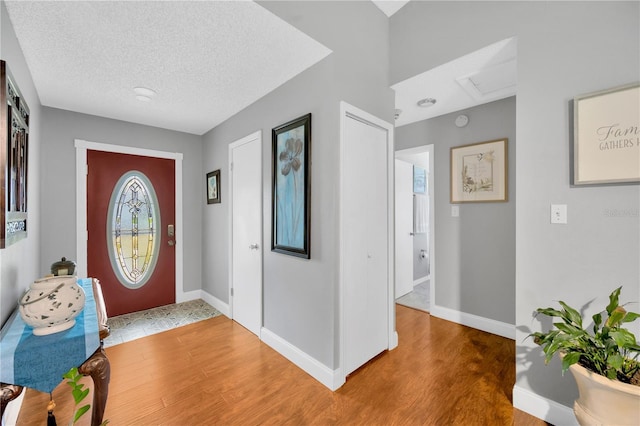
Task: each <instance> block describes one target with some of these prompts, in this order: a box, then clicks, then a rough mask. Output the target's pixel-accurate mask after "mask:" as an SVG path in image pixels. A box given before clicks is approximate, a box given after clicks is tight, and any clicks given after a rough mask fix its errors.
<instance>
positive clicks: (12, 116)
mask: <svg viewBox="0 0 640 426" xmlns="http://www.w3.org/2000/svg"><path fill="white" fill-rule="evenodd" d="M29 119H30V113H29V107H28V106H27V104H26V102H25V101H24V99H23V98H22V95H21V94H20V90H19V88H18V86H17V85H16V83H15V80H14V79H13V76H12V75H11V72H9V68H8V66H7V63H6V62H5V61H0V135H1V136H0V138H1V140H0V248H5V247H8V246H10V245H11V244H13V243H15V242H17V241H19V240H21V239H23V238H26V237H27V199H28V198H27V190H28V182H27V177H28V160H29Z"/></svg>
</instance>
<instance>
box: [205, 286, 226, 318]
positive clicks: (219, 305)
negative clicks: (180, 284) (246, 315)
mask: <svg viewBox="0 0 640 426" xmlns="http://www.w3.org/2000/svg"><path fill="white" fill-rule="evenodd" d="M200 298H201V299H202V300H204V301H205V302H207V303H208V304H210V305H211V306H213V307H214V308H216V309H217V310H219V311H220V312H221V313H222V315H224V316H225V317H227V318H231V309H230V308H229V304H228V303H225V302H223V301H222V300H220V299H218V298H217V297H215V296H212V295H211V294H209V293H207V292H206V291H204V290H200Z"/></svg>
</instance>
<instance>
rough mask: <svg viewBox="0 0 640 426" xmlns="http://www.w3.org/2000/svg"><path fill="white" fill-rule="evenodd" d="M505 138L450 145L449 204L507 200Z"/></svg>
mask: <svg viewBox="0 0 640 426" xmlns="http://www.w3.org/2000/svg"><path fill="white" fill-rule="evenodd" d="M507 145H508V139H507V138H504V139H497V140H493V141H487V142H480V143H474V144H470V145H463V146H456V147H452V148H451V203H452V204H456V203H486V202H496V201H507V198H508V196H507V194H508V192H507V181H508V178H507V158H508V157H507Z"/></svg>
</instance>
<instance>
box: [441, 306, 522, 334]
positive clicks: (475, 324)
mask: <svg viewBox="0 0 640 426" xmlns="http://www.w3.org/2000/svg"><path fill="white" fill-rule="evenodd" d="M429 313H430V314H431V315H432V316H434V317H438V318H442V319H446V320H448V321H451V322H455V323H458V324H462V325H466V326H468V327H471V328H476V329H478V330H482V331H486V332H487V333H491V334H496V335H498V336H502V337H506V338H507V339H512V340H515V338H516V326H515V325H513V324H507V323H506V322H501V321H496V320H493V319H490V318H484V317H480V316H478V315H473V314H468V313H466V312H460V311H456V310H454V309H450V308H445V307H443V306H438V305H432V306H431V308H430V309H429Z"/></svg>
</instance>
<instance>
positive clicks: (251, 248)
mask: <svg viewBox="0 0 640 426" xmlns="http://www.w3.org/2000/svg"><path fill="white" fill-rule="evenodd" d="M258 248H260V246H258V244H251V245H249V250H258Z"/></svg>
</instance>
